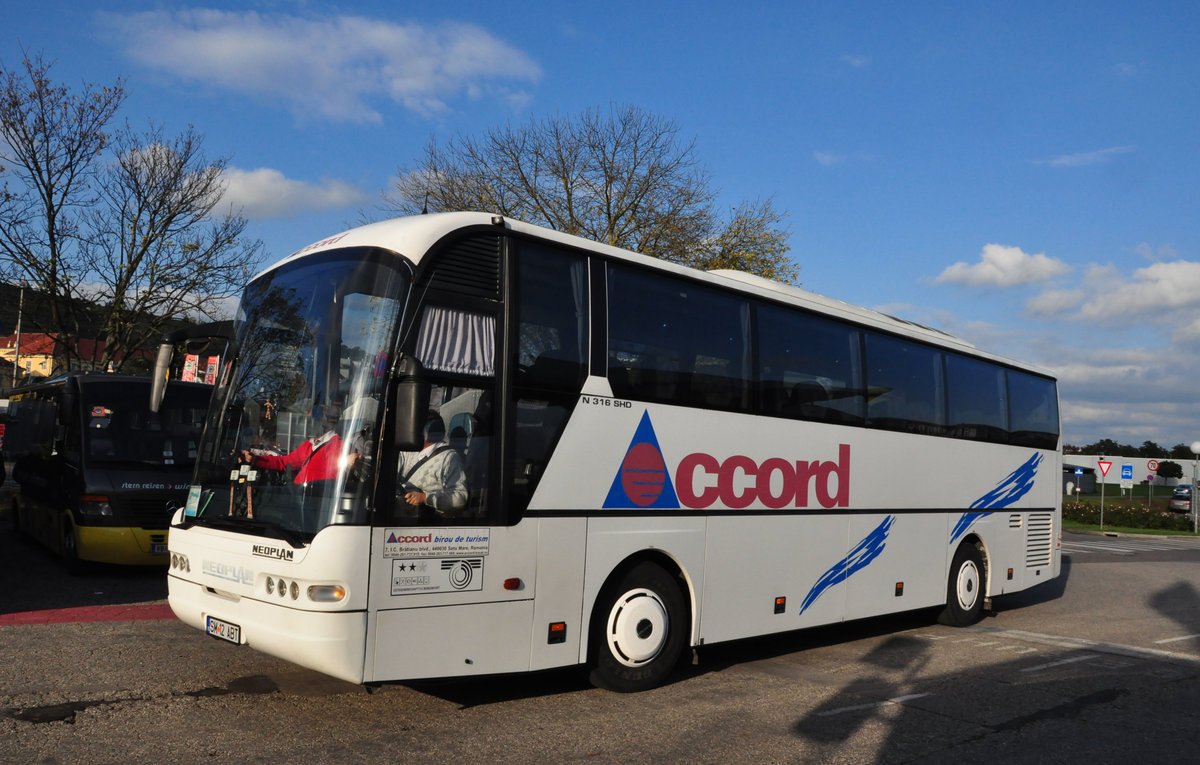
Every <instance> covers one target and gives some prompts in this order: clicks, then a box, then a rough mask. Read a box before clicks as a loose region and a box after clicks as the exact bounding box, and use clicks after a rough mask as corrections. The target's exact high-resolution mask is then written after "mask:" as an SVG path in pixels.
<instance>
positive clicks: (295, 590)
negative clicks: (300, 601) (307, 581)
mask: <svg viewBox="0 0 1200 765" xmlns="http://www.w3.org/2000/svg"><path fill="white" fill-rule="evenodd" d="M288 594H290V595H291V596H292V600H295V599H296V598H298V597H300V585H298V584H296V583H295V582H292V586H291V587H290V588H289V590H288Z"/></svg>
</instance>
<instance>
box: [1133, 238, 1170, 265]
mask: <svg viewBox="0 0 1200 765" xmlns="http://www.w3.org/2000/svg"><path fill="white" fill-rule="evenodd" d="M1130 251H1131V252H1133V253H1134V254H1136V255H1141V256H1142V257H1143V258H1145V259H1146V260H1149V261H1151V262H1158V261H1160V260H1178V259H1179V252H1178V251H1176V249H1175V248H1174V247H1173V246H1171V245H1169V244H1163V245H1159V246H1158V247H1154V246H1153V245H1151V244H1150V243H1149V242H1140V243H1138V244H1137V245H1134V247H1132V248H1131V250H1130Z"/></svg>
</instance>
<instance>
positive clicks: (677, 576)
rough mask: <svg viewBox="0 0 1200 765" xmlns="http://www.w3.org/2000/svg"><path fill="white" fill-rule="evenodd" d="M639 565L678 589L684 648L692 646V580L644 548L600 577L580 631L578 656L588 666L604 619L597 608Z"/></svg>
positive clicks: (664, 556) (664, 555)
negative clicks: (645, 565) (665, 577)
mask: <svg viewBox="0 0 1200 765" xmlns="http://www.w3.org/2000/svg"><path fill="white" fill-rule="evenodd" d="M642 563H653V564H654V565H656V566H658V567H659V568H661V569H662V570H663V571H665V572H666V573H667V574H668V575H669V576H670V577H671V578H672V579H674V580H675V583H676V584H677V585H679V591H680V593H681V594H682V595H683V604H684V607H685V608H686V609H687V614H686V622H687V625H688V630H687V635H688V640H687V644H688V646H689V647H691V646H694V645H695V634H696V623H697V614H698V612H699V604H698V603H697V602H696V592H697V591H696V588H695V587H694V586H693V581H692V578H691V577H690V576H689V574H688V572H687V569H686V567H685V566H683V565H682V564H681V563H680V562H679V560H678V559H677V558H675V557H674V556H672V555H671V554H670V553H668V552H666V551H665V550H661V549H656V548H647V549H642V550H638V551H636V552H633V553H630V554H629V555H627V556H626V557H625V558H624V559H622V560H621V562H619V563H618V564H617V565H615V566H613V567H612V568H611V569H610V570H609V572H608V574H607V575H606V576H605V577H604V583H603V584H601V585H600V588H599V589H598V590H597V591H596V596H595V597H594V598H593V599H592V600H591V602H590V603H588V604H587V611H586V615H587V620H586V625H587V629H586V630H584V631H583V635H582V639H583V641H584V645H583V646H582V650H581V651H580V656H581V658H583V659H584V660H585V662H586V663H588V664H590V663H591V662H592V661H593V660H594V659H595V658H596V653H595V652H596V650H597V645H596V641H595V640H593V638H594V637H595V635H596V629H597V625H598V624H603V621H604V618H605V614H602V613H599V612H598V611H597V605H598V604H601V603H604V602H605V600H606V598H607V596H608V594H609V593H610V592H611V591H612V589H613V588H614V587H615V586H616V583H617V582H618V581H620V579H621V578H622V577H623V576H624V575H625V574H626V573H628V572H629V571H630V570H632V569H633V568H635V567H636V566H638V565H640V564H642Z"/></svg>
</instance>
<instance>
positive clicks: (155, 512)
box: [124, 494, 183, 529]
mask: <svg viewBox="0 0 1200 765" xmlns="http://www.w3.org/2000/svg"><path fill="white" fill-rule="evenodd" d="M124 504H125V510H126V513H127V515H126V517H127V518H128V519H129V525H130V526H137V527H139V528H143V529H165V528H166V527H167V526H168V525H170V523H171V514H172V513H173V512H174V511H175V508H176V507H179V506H180V505H182V504H183V498H182V497H176V496H172V495H170V494H159V495H156V496H153V497H138V498H136V499H129V500H126V501H125V503H124Z"/></svg>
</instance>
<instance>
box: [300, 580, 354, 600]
mask: <svg viewBox="0 0 1200 765" xmlns="http://www.w3.org/2000/svg"><path fill="white" fill-rule="evenodd" d="M345 597H346V588H345V587H343V586H342V585H340V584H314V585H311V586H310V587H309V588H308V599H309V600H311V601H312V602H314V603H338V602H340V601H341V600H342V599H344V598H345Z"/></svg>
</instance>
